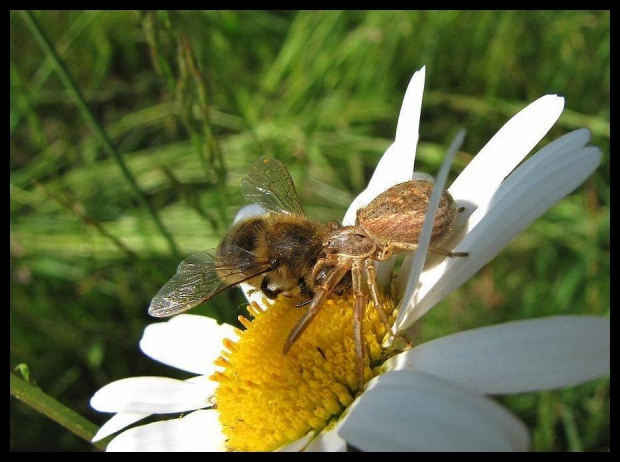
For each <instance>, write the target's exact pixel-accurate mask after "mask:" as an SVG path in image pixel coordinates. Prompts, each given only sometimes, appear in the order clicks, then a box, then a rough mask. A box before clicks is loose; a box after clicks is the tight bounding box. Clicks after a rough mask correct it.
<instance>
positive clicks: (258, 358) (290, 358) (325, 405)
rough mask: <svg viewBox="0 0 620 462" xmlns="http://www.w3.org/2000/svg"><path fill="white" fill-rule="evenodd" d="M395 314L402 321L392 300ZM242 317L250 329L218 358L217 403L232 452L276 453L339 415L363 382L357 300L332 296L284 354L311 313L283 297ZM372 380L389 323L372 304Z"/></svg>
mask: <svg viewBox="0 0 620 462" xmlns="http://www.w3.org/2000/svg"><path fill="white" fill-rule="evenodd" d="M388 311H389V312H388V313H386V314H388V319H389V321H390V322H393V321H394V317H393V312H392V311H393V310H392V307H391V306H390V308H389V310H388ZM249 312H250V313H251V314H252V317H253V319H252V320H251V321H250V320H248V319H246V318H243V317H240V321H241V323H242V325H243V326H244V327H245V330H244V331H239V334H240V338H239V340H238V341H237V342H232V341H230V340H227V341H226V342H225V348H226V350H225V351H224V352H223V353H222V356H221V357H220V358H218V359H217V360H216V365H218V366H220V367H222V368H223V370H221V371H218V372H216V373H215V374H213V375H212V376H211V379H212V380H215V381H217V382H218V383H219V385H218V387H217V389H216V392H215V403H216V408H217V411H218V413H219V418H220V423H221V424H222V429H223V432H224V434H225V435H226V436H227V443H226V445H227V448H228V449H229V450H231V451H272V450H275V449H278V448H279V447H281V446H282V445H285V444H287V443H290V442H293V441H295V440H297V439H299V438H301V437H303V436H305V435H307V434H308V433H309V432H312V431H314V432H319V431H320V430H322V429H323V428H325V427H326V426H327V425H328V424H329V423H330V422H333V421H335V420H337V419H338V417H339V416H340V415H341V414H342V412H343V411H344V410H345V409H346V408H347V407H348V406H349V405H350V404H351V403H352V402H353V400H354V399H355V396H356V395H357V393H358V391H359V390H360V386H361V385H363V384H360V383H358V378H357V357H356V354H355V344H354V337H353V298H352V297H350V296H343V297H339V296H336V295H332V296H331V298H329V299H328V300H327V301H326V302H325V304H324V305H323V307H322V308H321V310H320V311H319V313H318V315H317V316H316V318H315V319H314V320H313V321H312V323H311V324H310V325H309V326H308V328H307V329H306V330H305V331H304V332H303V334H302V335H301V336H300V337H299V338H298V339H297V341H296V342H295V343H294V344H293V346H292V347H291V349H290V350H289V351H288V352H287V353H286V354H283V353H282V347H283V345H284V342H285V340H286V338H287V336H288V335H289V333H290V332H291V330H292V329H293V327H294V326H295V324H296V323H297V322H298V321H299V319H300V318H301V316H302V315H303V314H304V312H305V310H304V308H298V307H296V306H295V304H294V302H293V301H291V300H290V299H285V298H282V297H279V298H278V299H277V300H276V301H275V303H273V304H272V305H271V306H270V307H269V309H267V310H264V311H263V310H262V309H261V308H260V307H259V306H258V305H252V306H250V307H249ZM363 326H364V345H365V352H364V379H365V380H366V381H368V380H370V379H371V378H372V377H373V376H374V375H376V374H377V371H378V369H379V368H378V366H379V365H380V364H381V362H382V354H383V350H382V348H381V344H382V342H383V340H384V339H385V338H386V336H387V335H388V332H387V328H386V326H385V325H384V324H383V322H382V321H381V318H380V316H379V313H378V312H377V310H376V309H375V308H374V306H373V305H372V304H369V305H368V306H367V307H366V314H365V318H364V322H363Z"/></svg>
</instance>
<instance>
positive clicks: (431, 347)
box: [386, 316, 610, 394]
mask: <svg viewBox="0 0 620 462" xmlns="http://www.w3.org/2000/svg"><path fill="white" fill-rule="evenodd" d="M609 332H610V324H609V318H605V317H594V316H556V317H549V318H543V319H532V320H527V321H514V322H509V323H506V324H500V325H497V326H492V327H483V328H480V329H473V330H469V331H466V332H460V333H458V334H454V335H449V336H447V337H442V338H438V339H436V340H433V341H430V342H427V343H424V344H422V345H420V346H418V347H415V348H413V349H412V350H409V351H406V352H404V353H401V354H399V355H397V356H394V357H393V358H390V359H389V360H388V361H387V362H386V366H387V367H388V369H396V370H398V369H413V370H416V371H418V372H424V373H428V374H432V375H435V376H437V377H440V378H442V379H445V380H448V381H450V382H452V383H454V384H456V385H460V386H463V387H466V388H468V389H470V390H472V391H474V392H477V393H484V394H499V393H525V392H529V391H537V390H549V389H553V388H559V387H565V386H572V385H576V384H579V383H582V382H586V381H589V380H593V379H596V378H599V377H602V376H604V375H606V374H608V373H609V368H610V366H609V364H610V337H609Z"/></svg>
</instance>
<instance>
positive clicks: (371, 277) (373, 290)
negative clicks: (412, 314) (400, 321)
mask: <svg viewBox="0 0 620 462" xmlns="http://www.w3.org/2000/svg"><path fill="white" fill-rule="evenodd" d="M364 268H365V270H366V283H367V284H368V290H369V292H370V296H371V297H372V302H373V304H374V305H375V308H376V309H377V312H378V313H379V317H380V318H381V322H383V325H385V328H386V329H387V331H388V332H391V328H392V327H391V326H390V322H389V321H388V318H387V315H386V314H385V310H384V309H383V303H381V297H380V296H379V286H378V284H377V270H376V267H375V262H374V260H370V259H368V260H366V261H365V262H364Z"/></svg>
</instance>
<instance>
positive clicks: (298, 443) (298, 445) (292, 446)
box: [274, 431, 315, 452]
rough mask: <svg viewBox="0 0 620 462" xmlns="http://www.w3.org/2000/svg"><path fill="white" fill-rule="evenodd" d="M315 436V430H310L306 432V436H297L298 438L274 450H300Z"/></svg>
mask: <svg viewBox="0 0 620 462" xmlns="http://www.w3.org/2000/svg"><path fill="white" fill-rule="evenodd" d="M314 437H315V432H313V431H311V432H308V433H307V434H306V436H304V437H302V438H299V439H298V440H295V441H293V442H292V443H289V444H286V445H284V446H282V447H280V448H278V449H276V450H275V451H274V452H301V451H303V450H304V448H305V447H306V446H307V445H308V443H310V441H312V439H313V438H314Z"/></svg>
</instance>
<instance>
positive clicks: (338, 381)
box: [91, 68, 610, 451]
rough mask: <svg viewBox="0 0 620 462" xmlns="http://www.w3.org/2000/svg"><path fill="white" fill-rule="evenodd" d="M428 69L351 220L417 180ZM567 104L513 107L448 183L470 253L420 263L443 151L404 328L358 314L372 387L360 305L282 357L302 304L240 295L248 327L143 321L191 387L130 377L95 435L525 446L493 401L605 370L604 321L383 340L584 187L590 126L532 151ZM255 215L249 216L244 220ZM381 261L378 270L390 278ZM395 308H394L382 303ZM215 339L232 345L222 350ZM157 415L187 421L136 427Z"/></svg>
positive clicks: (339, 313) (337, 447)
mask: <svg viewBox="0 0 620 462" xmlns="http://www.w3.org/2000/svg"><path fill="white" fill-rule="evenodd" d="M424 78H425V69H424V68H422V69H421V70H420V71H418V72H416V73H415V74H414V76H413V78H412V80H411V82H410V84H409V87H408V89H407V92H406V94H405V98H404V102H403V106H402V109H401V113H400V116H399V120H398V125H397V130H396V137H395V141H394V143H393V144H392V145H391V146H390V147H389V148H388V150H387V151H386V153H385V154H384V156H383V157H382V158H381V160H380V162H379V164H378V166H377V168H376V170H375V172H374V175H373V176H372V178H371V180H370V182H369V184H368V187H367V188H366V190H364V191H363V192H362V193H361V194H360V195H359V196H358V197H357V198H356V199H355V200H354V201H353V203H352V204H351V206H350V208H349V209H348V211H347V213H346V214H345V216H344V219H343V224H345V225H348V224H353V223H354V221H355V213H356V211H357V209H358V208H360V207H363V206H364V205H366V204H368V203H369V202H370V201H372V199H373V198H375V197H376V196H377V195H378V194H380V193H381V192H383V191H385V190H386V189H387V188H389V187H391V186H393V185H395V184H398V183H401V182H404V181H407V180H409V179H411V178H412V172H413V167H414V159H415V150H416V146H417V142H418V127H419V120H420V111H421V105H422V94H423V87H424ZM563 106H564V100H563V98H561V97H558V96H556V95H547V96H544V97H542V98H540V99H538V100H537V101H535V102H534V103H532V104H530V105H529V106H527V107H526V108H525V109H523V110H522V111H521V112H519V113H518V114H517V115H515V116H514V117H513V118H512V119H511V120H510V121H509V122H508V123H507V124H506V125H504V127H502V129H501V130H500V131H499V132H498V133H497V134H496V135H495V136H494V137H493V138H492V139H491V141H489V143H488V144H487V145H486V146H485V147H484V148H483V149H482V150H481V151H480V153H479V154H478V155H477V156H476V157H475V158H474V159H473V160H472V161H471V162H470V163H469V165H468V166H467V167H466V168H465V169H464V171H463V172H462V173H461V175H460V176H459V177H458V178H457V179H456V180H455V181H454V183H453V184H452V185H451V186H450V187H449V188H448V191H449V192H450V194H451V195H452V197H453V198H454V200H455V202H456V203H457V205H458V206H460V207H463V208H464V209H463V211H462V212H461V213H459V215H458V221H457V223H456V224H455V226H454V233H453V235H452V236H451V238H450V240H449V241H447V242H445V243H444V244H443V245H442V246H443V247H445V248H447V249H452V250H453V251H455V252H468V256H467V257H465V258H445V259H443V260H440V261H429V262H426V261H425V260H426V256H427V250H428V243H429V239H430V226H429V223H432V217H433V215H434V213H435V210H436V207H437V203H438V199H439V194H440V193H441V191H443V188H444V184H445V181H446V178H447V174H448V169H449V165H450V157H452V156H454V154H455V153H456V151H457V150H458V146H459V141H462V134H461V135H459V137H457V140H456V141H455V143H453V146H452V147H451V149H450V151H449V154H448V156H447V159H446V162H444V164H443V165H442V168H441V169H440V171H439V173H438V175H437V178H436V183H435V191H434V192H433V195H432V197H431V199H430V205H429V208H428V213H427V217H426V223H427V225H425V228H427V229H426V230H424V229H423V232H422V235H421V237H420V242H419V248H418V251H417V252H416V253H415V254H414V255H413V256H410V257H407V258H405V260H404V261H403V263H402V266H401V268H400V270H399V271H398V274H397V275H396V277H395V279H394V281H393V283H394V284H393V285H394V287H395V292H396V294H395V297H394V300H395V303H396V306H395V307H392V308H394V309H393V310H389V311H390V312H388V313H387V314H388V316H389V317H390V321H392V322H393V332H392V334H396V335H395V336H390V333H389V332H387V331H386V328H385V326H384V324H383V323H382V321H381V319H380V317H379V316H378V314H377V310H375V309H371V308H368V309H367V310H366V314H365V319H364V336H365V339H364V340H365V346H366V353H367V355H365V370H364V374H365V377H364V378H365V380H366V381H367V383H366V384H365V385H364V384H360V383H359V381H358V378H357V374H356V356H355V348H354V341H353V327H352V324H353V322H352V312H353V309H352V306H353V301H352V298H351V297H350V296H348V295H344V296H342V297H338V296H332V297H331V298H330V299H329V300H328V301H327V302H326V303H325V305H324V307H323V308H322V309H321V311H320V312H319V314H318V315H317V317H316V319H315V320H314V321H313V322H312V323H311V325H310V326H309V327H308V328H307V330H306V331H305V332H304V334H303V335H302V336H301V337H300V338H299V339H298V341H297V342H296V343H295V344H294V345H293V347H292V348H291V349H290V351H289V352H288V353H287V354H286V355H283V354H282V345H283V343H284V340H285V339H286V337H287V335H288V334H289V332H290V330H291V328H292V327H293V326H294V325H295V324H296V323H297V321H298V320H299V318H300V317H301V315H302V314H303V309H299V308H296V307H295V306H294V304H293V302H291V301H288V300H286V299H283V298H282V297H280V298H278V299H277V300H276V301H274V302H273V303H271V302H269V303H268V302H266V301H265V300H264V299H262V298H261V297H260V293H256V292H255V293H253V294H248V292H247V287H245V292H246V295H247V296H248V300H250V302H251V305H250V306H249V311H250V314H251V315H252V318H253V319H252V320H251V321H250V320H248V319H246V318H244V317H240V321H241V322H242V324H243V325H244V327H245V328H246V329H245V330H243V331H242V330H240V329H236V328H234V327H232V326H229V325H226V324H221V325H218V324H217V322H216V321H214V320H212V319H209V318H206V317H202V316H196V315H191V314H182V315H178V316H176V317H174V318H172V319H170V320H169V321H167V322H160V323H155V324H152V325H149V326H147V327H146V329H145V331H144V335H143V337H142V339H141V341H140V348H141V349H142V351H143V352H144V353H145V354H146V355H148V356H150V357H151V358H153V359H155V360H157V361H160V362H162V363H164V364H168V365H170V366H173V367H176V368H178V369H181V370H184V371H187V372H189V373H191V374H194V375H195V376H194V377H192V378H190V379H188V380H185V381H183V380H176V379H171V378H166V377H132V378H126V379H122V380H118V381H115V382H113V383H111V384H109V385H106V386H105V387H103V388H102V389H100V390H99V391H97V392H96V393H95V395H94V396H93V398H92V399H91V405H92V407H93V408H95V409H96V410H98V411H101V412H110V413H114V414H115V415H114V416H113V417H112V418H111V419H110V420H109V421H108V422H106V423H105V424H104V425H103V426H102V427H101V429H100V430H99V432H98V433H97V435H95V438H94V440H99V439H102V438H104V437H106V436H109V435H111V434H114V433H117V432H119V431H121V430H124V431H123V432H122V433H120V434H119V435H117V436H116V437H115V438H114V439H113V440H112V441H111V442H110V443H109V445H108V448H107V449H108V450H109V451H114V450H116V451H149V450H150V451H192V450H194V451H226V450H234V451H265V450H282V451H300V450H305V451H344V450H346V449H347V447H348V445H350V446H353V447H355V448H358V449H361V450H365V451H390V450H395V451H434V450H442V451H522V450H527V449H528V448H529V433H528V431H527V429H526V428H525V426H524V424H523V423H522V422H521V421H520V420H519V419H518V418H517V417H516V416H514V415H512V414H511V413H510V412H508V411H507V410H506V409H504V408H503V407H501V406H500V405H498V404H497V403H496V402H495V401H493V400H492V399H491V398H489V397H488V395H497V394H511V393H524V392H529V391H537V390H549V389H555V388H559V387H566V386H572V385H576V384H579V383H582V382H585V381H589V380H593V379H595V378H598V377H601V376H603V375H605V374H607V373H608V372H609V363H610V355H609V349H610V343H609V342H610V340H609V339H610V325H609V319H608V318H606V317H595V316H554V317H548V318H540V319H534V320H525V321H515V322H509V323H505V324H500V325H496V326H491V327H484V328H479V329H473V330H469V331H465V332H461V333H457V334H452V335H448V336H445V337H442V338H438V339H435V340H432V341H430V342H427V343H423V344H420V345H416V346H413V347H411V348H409V347H408V348H405V349H404V351H398V350H396V349H395V347H394V348H392V349H391V351H390V353H389V354H386V348H385V347H384V346H385V342H384V341H385V340H386V339H390V338H411V332H410V328H411V326H412V325H413V323H414V322H415V321H416V320H417V319H418V318H420V317H421V316H422V315H423V314H425V313H426V312H427V311H428V310H429V309H431V308H432V307H433V306H435V305H436V304H437V303H438V302H439V301H441V299H443V298H444V297H445V296H447V295H448V294H449V293H451V292H452V291H453V290H455V289H456V288H457V287H459V286H460V285H461V284H462V283H463V282H465V281H466V280H467V279H468V278H469V277H470V276H472V275H473V274H474V273H476V272H477V271H478V270H479V269H480V268H481V267H482V266H483V265H485V264H486V263H487V262H488V261H489V260H491V259H492V258H493V257H494V256H495V255H496V254H497V253H498V252H499V251H500V250H501V249H502V248H503V247H504V246H506V245H507V244H508V242H510V241H511V240H512V239H513V238H514V237H515V236H516V235H517V234H518V233H519V232H521V231H522V230H523V229H525V228H526V227H527V226H528V225H529V224H530V223H531V222H532V221H533V220H534V219H536V218H537V217H538V216H540V215H542V214H543V213H544V212H545V211H546V210H547V209H549V208H550V207H551V206H553V205H554V204H555V203H556V202H558V201H559V200H560V199H561V198H563V197H564V196H566V195H567V194H569V193H570V192H572V191H573V190H574V189H575V188H577V187H578V186H579V185H580V184H581V183H582V182H583V181H584V180H585V179H586V178H587V177H588V176H589V175H590V174H591V173H592V172H593V171H594V169H595V168H596V167H597V165H598V164H599V162H600V159H601V152H600V150H599V149H598V148H595V147H588V146H586V144H587V142H588V141H589V132H588V131H587V130H585V129H581V130H576V131H574V132H572V133H569V134H567V135H565V136H563V137H561V138H559V139H558V140H556V141H554V142H552V143H550V144H549V145H547V146H546V147H544V148H543V149H541V150H540V151H539V152H538V153H536V154H535V155H534V156H532V157H531V158H530V159H528V160H526V161H525V162H523V163H522V160H523V159H524V158H525V156H526V155H527V154H528V153H529V152H530V151H531V150H532V149H533V148H534V146H535V145H536V144H537V143H538V142H539V141H540V140H541V139H542V137H543V136H544V135H545V134H546V133H547V131H548V130H549V129H550V128H551V126H552V125H553V124H554V123H555V122H556V120H557V119H558V117H559V116H560V114H561V112H562V110H563ZM252 213H256V207H249V208H247V209H244V210H243V211H242V213H241V214H240V216H239V217H238V218H241V217H244V216H247V215H248V214H252ZM392 265H393V264H391V263H390V262H384V263H382V264H381V267H380V277H381V279H382V280H383V281H384V282H385V281H388V280H389V278H391V277H392ZM389 302H391V301H389ZM222 345H223V346H224V350H222ZM153 414H181V416H180V417H178V416H177V417H176V418H172V419H169V420H161V421H156V422H153V423H148V424H144V425H139V426H134V427H133V428H129V429H126V428H127V427H129V426H130V425H132V424H134V423H136V422H138V421H141V420H142V419H144V418H146V417H148V416H151V415H153Z"/></svg>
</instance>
